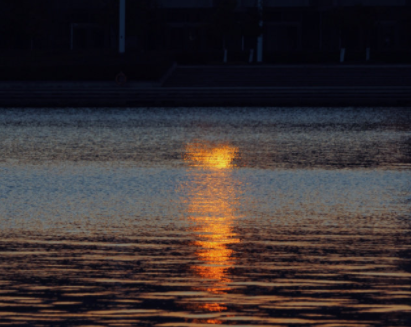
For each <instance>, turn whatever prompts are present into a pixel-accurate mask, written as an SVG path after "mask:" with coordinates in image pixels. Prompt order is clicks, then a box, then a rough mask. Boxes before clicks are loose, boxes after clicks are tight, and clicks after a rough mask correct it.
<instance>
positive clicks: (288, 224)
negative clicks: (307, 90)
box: [0, 108, 411, 327]
mask: <svg viewBox="0 0 411 327" xmlns="http://www.w3.org/2000/svg"><path fill="white" fill-rule="evenodd" d="M410 123H411V110H409V109H407V108H377V109H372V108H368V109H367V108H362V109H356V108H344V109H336V108H333V109H326V108H304V109H296V108H291V109H290V108H288V109H280V108H252V109H251V108H248V109H247V108H246V109H243V108H241V109H236V108H231V109H224V108H208V109H207V108H201V109H185V108H174V109H170V108H167V109H161V108H157V109H144V108H140V109H121V110H120V109H119V110H112V109H98V110H97V109H58V110H57V109H53V110H39V109H8V110H6V109H2V110H0V141H1V143H0V153H1V157H0V286H1V287H0V325H20V326H24V325H30V326H58V325H68V326H206V325H216V326H219V325H220V326H221V325H235V326H260V325H265V326H321V327H326V326H328V327H331V326H384V327H385V326H409V325H411V318H410V317H411V301H410V299H411V283H410V280H411V263H410V262H411V239H410V236H411V219H410V218H411V214H410V209H411V184H410V180H411V179H410V177H411V170H410V163H411V160H410V159H411V146H410V144H411V124H410Z"/></svg>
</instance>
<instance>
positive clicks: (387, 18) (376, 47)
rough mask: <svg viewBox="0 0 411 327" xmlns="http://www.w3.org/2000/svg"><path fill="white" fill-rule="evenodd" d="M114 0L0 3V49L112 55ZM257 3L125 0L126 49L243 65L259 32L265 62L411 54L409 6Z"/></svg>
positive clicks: (304, 0)
mask: <svg viewBox="0 0 411 327" xmlns="http://www.w3.org/2000/svg"><path fill="white" fill-rule="evenodd" d="M40 2H41V6H39V8H36V6H34V7H33V5H32V4H33V3H40ZM118 2H119V0H39V1H32V0H12V1H10V0H0V6H1V8H3V10H2V11H1V12H2V17H0V18H2V26H1V29H0V31H1V32H0V48H2V49H8V48H22V49H26V48H28V47H29V48H33V47H34V48H44V49H56V50H59V51H65V50H67V51H73V50H74V51H76V50H87V49H112V50H113V51H115V50H116V48H117V47H118V24H119V22H118V19H119V18H118ZM16 3H19V5H18V6H16ZM30 3H31V5H30ZM258 3H259V1H258V0H195V1H194V0H127V2H126V7H127V15H126V21H127V23H126V51H140V52H141V51H145V52H147V51H161V52H164V53H170V55H172V56H176V58H180V59H181V60H183V61H184V58H206V59H207V60H217V59H218V58H220V57H221V53H222V51H224V50H226V51H227V52H228V54H229V55H228V58H229V60H232V61H244V60H249V57H250V52H252V50H255V48H256V42H257V38H258V36H259V35H260V34H262V35H263V52H264V61H267V62H278V61H280V62H281V61H287V60H289V61H296V62H298V61H304V60H308V61H314V62H315V61H327V60H328V59H327V58H336V53H338V52H339V51H340V49H342V48H344V49H346V52H347V59H352V60H361V58H364V53H365V52H366V51H367V49H368V51H371V53H373V54H375V55H376V56H379V58H384V56H385V57H387V58H388V57H390V56H391V57H392V56H394V57H395V56H397V57H406V56H408V54H409V52H410V51H411V36H410V34H411V1H410V0H262V12H261V11H259V8H258ZM40 7H41V8H40ZM19 10H20V12H24V18H21V17H20V16H21V15H19ZM36 10H37V11H36ZM36 17H37V18H36ZM260 21H262V22H263V24H262V27H261V26H260ZM12 24H14V25H13V26H14V28H13V29H12V31H11V32H10V28H9V27H10V26H12ZM19 29H20V30H19ZM192 60H195V59H192ZM330 60H331V59H330Z"/></svg>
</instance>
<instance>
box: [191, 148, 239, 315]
mask: <svg viewBox="0 0 411 327" xmlns="http://www.w3.org/2000/svg"><path fill="white" fill-rule="evenodd" d="M237 154H238V149H237V148H235V147H232V146H230V145H226V144H217V145H213V144H210V143H208V142H196V143H191V144H188V145H187V147H186V155H185V156H184V159H185V161H186V163H188V164H189V165H190V166H191V167H194V168H195V169H192V170H190V174H192V177H193V178H192V182H191V183H190V184H188V185H186V192H187V194H188V198H189V203H188V207H187V210H188V214H189V219H190V220H191V221H192V222H193V226H194V227H193V229H194V231H195V233H196V235H197V240H196V241H195V242H194V245H195V246H196V247H197V251H196V257H197V259H198V261H199V263H198V264H196V265H194V266H192V267H191V269H192V270H193V271H194V273H195V274H196V275H197V276H199V277H201V278H202V279H204V285H206V286H205V287H204V289H205V290H206V291H208V292H210V293H212V294H226V293H227V292H228V291H229V290H230V287H229V286H228V283H230V282H231V280H230V278H229V271H228V270H229V269H230V268H232V267H233V266H234V264H235V257H234V253H233V250H231V249H230V245H231V244H235V243H239V242H240V239H239V238H238V235H237V234H236V233H235V232H234V231H233V225H234V221H235V219H236V214H235V207H236V203H237V201H238V199H237V197H238V195H237V193H238V191H237V190H238V186H239V184H238V183H236V182H234V180H233V176H232V168H233V167H234V165H233V160H234V159H235V157H236V155H237ZM197 309H198V310H204V311H225V310H227V307H226V306H224V305H223V303H206V304H204V303H203V304H198V308H197Z"/></svg>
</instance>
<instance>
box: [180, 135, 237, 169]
mask: <svg viewBox="0 0 411 327" xmlns="http://www.w3.org/2000/svg"><path fill="white" fill-rule="evenodd" d="M236 153H237V148H235V147H232V146H229V145H218V146H212V145H211V144H210V143H204V142H203V143H200V142H196V143H191V144H188V145H187V147H186V155H185V158H184V159H185V160H186V161H188V162H189V163H190V164H191V165H193V166H197V167H206V168H217V169H224V168H231V167H232V166H233V164H232V162H233V160H234V158H235V156H236Z"/></svg>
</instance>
